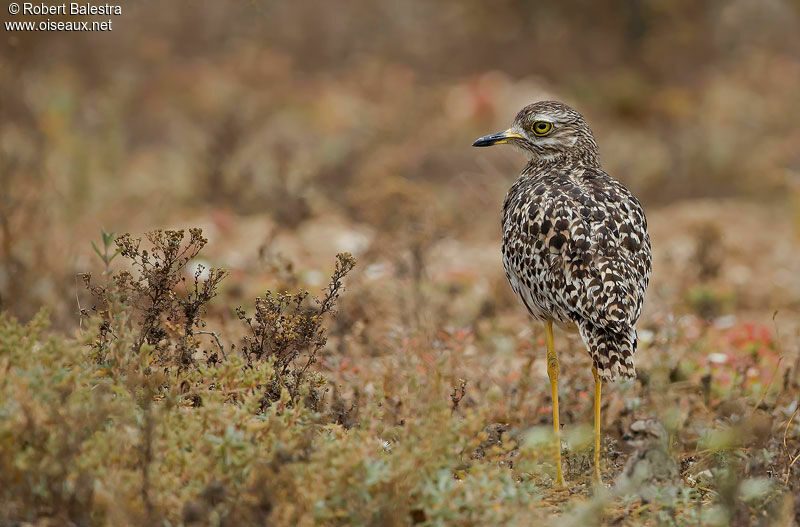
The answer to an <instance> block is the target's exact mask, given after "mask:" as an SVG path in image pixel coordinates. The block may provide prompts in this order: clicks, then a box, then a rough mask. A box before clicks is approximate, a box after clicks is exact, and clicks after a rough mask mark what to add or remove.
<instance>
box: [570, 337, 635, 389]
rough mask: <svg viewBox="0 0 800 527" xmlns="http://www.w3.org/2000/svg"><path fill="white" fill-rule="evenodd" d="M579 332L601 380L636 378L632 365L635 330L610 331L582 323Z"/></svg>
mask: <svg viewBox="0 0 800 527" xmlns="http://www.w3.org/2000/svg"><path fill="white" fill-rule="evenodd" d="M579 331H580V334H581V338H582V339H583V342H584V343H585V344H586V348H587V349H588V350H589V355H591V357H592V361H593V362H594V367H595V368H597V373H598V375H599V376H600V378H601V379H603V380H604V381H613V380H615V379H617V378H620V377H622V378H625V379H632V378H634V377H636V368H635V367H634V365H633V354H634V353H635V352H636V328H634V327H632V326H629V327H627V328H624V329H623V330H622V331H611V330H609V329H607V328H601V327H598V326H593V325H592V324H589V323H583V324H580V325H579Z"/></svg>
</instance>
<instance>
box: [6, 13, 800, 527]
mask: <svg viewBox="0 0 800 527" xmlns="http://www.w3.org/2000/svg"><path fill="white" fill-rule="evenodd" d="M2 16H3V17H4V20H8V19H10V16H9V15H8V14H7V13H6V12H5V11H4V12H3V15H2ZM114 23H115V29H114V31H113V32H111V33H105V34H99V33H97V34H88V33H87V34H69V35H67V34H63V33H40V32H32V33H11V32H8V31H5V32H4V33H3V36H2V38H3V39H4V44H5V49H4V52H3V54H2V56H0V66H2V67H0V90H1V93H2V94H3V95H2V99H0V311H2V314H0V525H20V524H25V523H26V522H27V523H30V524H36V525H67V524H72V525H141V524H150V525H152V524H154V523H158V524H163V525H249V524H254V525H261V524H270V525H316V524H322V525H414V524H418V525H540V524H549V523H554V524H558V525H564V524H566V525H573V524H574V525H631V526H633V525H704V526H705V525H737V526H738V525H759V526H761V525H763V526H772V525H775V526H777V525H781V526H783V525H797V524H798V523H800V457H798V456H800V415H798V413H799V412H798V407H799V406H800V395H799V394H800V324H798V320H800V318H799V316H800V281H798V280H797V277H798V276H800V251H798V243H799V242H800V237H799V236H798V233H799V232H800V157H798V155H800V154H798V152H800V150H798V148H797V145H798V144H800V127H798V125H797V123H798V122H800V99H798V97H797V94H796V92H797V86H800V41H798V39H797V38H796V36H795V35H796V34H798V33H800V9H798V6H797V4H796V3H792V2H789V1H788V0H774V1H770V2H765V3H756V2H749V1H745V0H737V1H734V2H706V3H703V2H690V1H688V0H687V1H683V0H681V1H678V2H659V1H655V0H641V1H625V2H623V1H606V2H595V3H589V4H585V3H580V4H579V3H577V2H559V3H553V5H549V6H544V5H541V3H538V2H537V3H534V2H531V3H525V2H516V1H501V2H486V1H478V0H468V1H463V2H449V3H431V2H424V1H422V0H412V1H409V2H403V3H390V2H368V1H366V0H354V1H352V2H347V3H337V4H335V5H334V3H331V2H321V1H316V0H312V1H309V2H294V3H286V2H281V3H267V2H240V3H235V4H234V3H224V2H210V1H200V2H192V3H170V4H164V3H162V4H159V5H158V6H156V5H155V4H154V5H150V4H147V3H144V4H139V5H130V6H124V14H123V15H122V16H121V17H117V18H116V19H115V22H114ZM542 98H558V99H561V100H564V101H566V102H568V103H570V104H571V105H573V106H575V107H577V108H578V109H580V110H581V111H582V112H583V113H584V114H585V115H586V116H587V119H588V120H589V122H590V123H591V125H592V127H593V130H594V132H595V135H596V137H597V141H598V143H599V145H600V150H601V156H602V162H603V163H604V166H605V167H606V169H607V170H608V171H609V172H610V173H612V174H613V175H615V176H616V177H617V178H619V179H620V180H622V181H623V182H624V183H625V184H626V185H628V186H629V187H630V188H631V189H632V190H633V191H634V192H635V193H636V194H637V195H638V196H639V197H640V198H641V200H642V202H643V204H644V206H645V209H646V211H647V213H648V220H649V223H650V229H651V236H652V240H653V245H654V253H655V262H654V276H653V281H652V283H651V287H650V290H649V294H648V299H647V302H646V305H645V311H644V314H643V317H642V320H641V322H640V336H641V341H642V346H641V350H640V352H639V355H638V363H637V364H638V371H639V377H638V379H637V380H636V382H632V383H619V384H614V385H610V386H609V387H608V388H607V389H606V391H605V393H606V394H607V396H606V402H605V404H604V408H603V412H604V413H603V415H604V431H605V434H606V438H607V439H606V440H605V443H604V447H603V448H604V452H603V459H604V476H605V481H606V483H607V487H608V488H607V489H605V490H604V491H601V492H598V491H596V489H592V487H591V484H590V478H589V476H590V474H591V454H592V452H591V437H590V434H589V431H590V429H589V427H590V425H591V422H592V421H591V419H592V393H593V392H592V384H591V382H592V377H591V373H590V369H589V368H590V364H589V360H588V357H587V356H586V353H585V351H583V349H582V345H581V343H580V341H579V339H578V338H577V337H576V336H575V335H571V334H563V333H557V335H556V347H557V349H558V351H559V353H560V356H561V359H562V368H561V369H562V384H561V397H562V399H561V411H562V424H563V425H564V432H563V438H564V455H565V459H566V461H565V469H566V474H565V475H566V478H567V480H568V482H570V484H571V487H570V489H569V491H566V492H564V491H556V490H554V489H553V488H552V476H553V473H554V470H553V466H552V454H553V452H552V442H551V441H549V439H550V435H549V432H548V430H549V423H550V399H549V386H548V384H547V380H546V379H547V377H546V372H545V360H544V359H545V355H544V351H543V347H544V346H543V334H542V330H541V328H539V327H537V326H532V325H531V324H530V322H529V321H528V320H527V318H526V315H525V313H524V311H523V309H521V307H520V306H519V305H518V303H517V301H516V299H515V298H514V297H513V294H512V293H511V291H510V289H509V287H508V286H507V284H506V283H505V277H504V276H503V273H502V268H501V265H500V261H499V232H498V230H499V229H498V223H499V209H500V205H501V203H502V199H503V196H504V193H505V190H506V188H507V187H508V186H509V185H510V183H511V181H512V179H513V177H514V175H515V174H516V173H517V172H518V171H519V169H520V167H521V164H522V160H521V159H520V157H519V156H518V155H517V154H516V153H513V152H511V151H504V150H503V149H502V148H499V147H498V148H497V149H492V150H491V151H490V152H485V151H481V152H480V153H478V152H476V151H474V149H471V148H470V146H469V145H470V144H471V142H472V140H474V138H476V137H478V136H480V135H484V134H485V133H489V132H493V131H496V130H499V129H501V128H503V127H505V126H506V125H507V124H508V122H510V120H511V119H512V117H513V115H514V114H515V112H516V111H517V110H518V109H519V107H521V106H522V105H524V104H526V103H528V102H530V101H533V100H536V99H542ZM102 228H105V229H107V230H108V231H109V232H110V231H114V232H116V233H131V234H119V235H112V234H109V233H108V232H106V231H102V234H101V229H102ZM190 228H191V229H190ZM159 229H160V230H159ZM180 229H185V231H181V230H180ZM201 229H202V230H201ZM147 233H149V234H147ZM140 238H141V240H139V239H140ZM92 242H93V243H94V248H93V247H92ZM347 253H352V256H350V255H349V254H347ZM337 255H339V256H337ZM356 260H357V263H356ZM86 273H90V274H91V276H89V275H87V274H86ZM48 320H49V322H48ZM641 419H655V420H657V421H658V422H659V423H661V425H662V426H663V427H664V429H665V431H666V433H667V436H668V444H667V447H666V452H667V454H668V456H667V459H671V460H672V461H674V463H676V465H677V467H678V472H679V478H678V480H676V481H671V482H669V483H668V484H664V485H661V487H660V488H659V490H658V492H656V493H655V494H654V495H653V494H652V493H651V494H647V495H645V496H643V495H640V494H642V493H640V494H637V493H636V492H630V491H629V490H624V489H623V487H622V486H621V485H617V484H616V483H615V482H616V481H617V478H618V476H619V474H620V473H621V471H622V469H623V467H624V465H625V464H626V463H627V462H628V460H629V459H631V458H632V457H633V458H635V457H636V455H637V453H636V446H635V445H634V444H633V443H631V442H630V441H628V440H626V439H624V438H625V437H626V434H628V433H629V430H630V425H631V424H632V423H633V422H635V421H638V420H641ZM639 454H641V452H639Z"/></svg>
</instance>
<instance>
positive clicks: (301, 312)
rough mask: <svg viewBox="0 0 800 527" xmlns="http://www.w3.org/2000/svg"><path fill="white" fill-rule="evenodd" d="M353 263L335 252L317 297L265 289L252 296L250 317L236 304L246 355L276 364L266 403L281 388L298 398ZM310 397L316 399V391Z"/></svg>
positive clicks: (273, 399) (256, 359) (324, 342)
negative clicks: (330, 270) (326, 280)
mask: <svg viewBox="0 0 800 527" xmlns="http://www.w3.org/2000/svg"><path fill="white" fill-rule="evenodd" d="M355 265H356V261H355V259H354V258H353V256H352V255H350V254H349V253H341V254H337V255H336V266H335V268H334V271H333V275H332V276H331V280H330V283H329V284H328V287H327V288H326V289H325V291H324V292H323V295H322V297H321V298H316V297H310V295H309V293H308V291H300V292H296V293H289V292H283V293H277V294H273V293H272V292H270V291H267V293H266V294H265V295H264V296H263V297H259V298H256V304H255V313H254V315H253V316H252V317H248V316H247V312H246V311H245V310H244V309H243V308H242V307H241V306H239V307H237V308H236V314H237V316H238V317H239V320H241V321H242V322H244V323H245V324H246V325H247V327H248V329H249V331H250V334H249V335H247V336H245V337H244V339H243V340H244V343H243V346H242V352H243V353H244V356H245V357H246V358H247V360H248V362H249V363H251V364H252V362H253V361H263V360H271V361H272V363H273V365H274V368H275V373H276V376H275V378H274V380H273V383H272V384H271V385H270V386H269V388H268V390H267V393H266V394H265V399H264V404H265V405H269V404H270V403H271V402H273V401H277V400H278V399H279V398H280V394H281V389H284V388H285V389H287V390H288V391H289V394H290V396H291V398H292V400H296V399H297V398H298V397H299V395H300V385H301V384H302V383H303V381H304V380H305V376H306V373H307V372H308V369H309V367H310V366H311V365H312V364H314V362H316V360H317V352H318V351H319V350H321V349H322V348H323V347H324V346H325V344H326V343H327V342H328V337H327V336H326V330H325V327H324V326H323V321H324V318H325V316H326V315H329V314H331V313H333V310H334V308H335V306H336V301H337V300H338V299H339V296H340V295H341V293H342V290H343V288H344V284H343V282H342V280H343V279H344V277H345V276H347V274H348V273H349V272H350V271H352V270H353V267H355ZM314 398H315V400H317V401H318V399H319V395H318V394H316V392H314Z"/></svg>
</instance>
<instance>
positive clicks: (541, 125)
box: [531, 121, 553, 135]
mask: <svg viewBox="0 0 800 527" xmlns="http://www.w3.org/2000/svg"><path fill="white" fill-rule="evenodd" d="M552 129H553V123H548V122H547V121H534V123H533V124H532V125H531V132H533V133H534V134H536V135H547V134H549V133H550V130H552Z"/></svg>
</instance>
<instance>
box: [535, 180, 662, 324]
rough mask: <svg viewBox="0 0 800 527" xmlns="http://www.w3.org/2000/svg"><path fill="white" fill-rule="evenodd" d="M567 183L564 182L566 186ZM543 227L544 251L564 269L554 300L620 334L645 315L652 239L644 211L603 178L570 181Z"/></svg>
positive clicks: (549, 204) (549, 205)
mask: <svg viewBox="0 0 800 527" xmlns="http://www.w3.org/2000/svg"><path fill="white" fill-rule="evenodd" d="M562 181H563V180H562ZM543 216H544V218H543V222H545V221H549V222H550V223H551V224H552V227H553V228H552V229H551V230H550V231H549V232H547V233H546V234H545V235H544V236H545V246H546V247H548V249H549V250H550V253H551V255H552V256H555V257H556V258H551V262H552V263H553V265H556V266H561V269H562V271H563V275H564V287H562V288H560V289H559V290H558V291H557V292H556V294H558V295H559V296H560V297H561V301H562V305H563V306H564V307H565V308H567V309H568V310H569V312H570V313H571V315H573V316H574V317H575V321H576V322H578V321H579V320H587V321H589V322H591V323H592V324H593V325H594V326H598V327H602V328H607V329H609V330H612V331H622V330H624V329H626V328H628V327H630V326H632V325H633V324H634V323H635V322H636V320H637V319H638V318H639V314H640V313H641V308H642V302H643V301H644V293H645V289H646V288H647V284H648V282H649V278H650V271H651V254H650V239H649V237H648V234H647V221H646V219H645V216H644V212H643V210H642V207H641V205H640V204H639V202H638V201H637V200H636V198H635V197H634V196H633V195H632V194H631V193H630V192H629V191H628V190H627V189H626V188H625V187H623V186H622V185H621V184H620V183H618V182H617V181H615V180H613V179H612V178H610V177H609V176H608V175H606V174H605V173H602V172H600V171H597V172H588V173H587V172H586V171H584V173H582V174H581V175H580V177H579V178H569V180H568V181H567V182H566V183H562V185H560V186H559V187H558V190H557V191H556V192H554V193H553V195H551V196H550V199H549V200H548V202H547V204H546V206H545V207H544V214H543Z"/></svg>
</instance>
